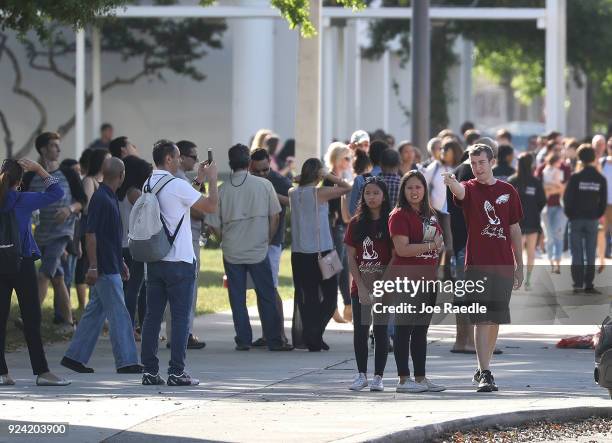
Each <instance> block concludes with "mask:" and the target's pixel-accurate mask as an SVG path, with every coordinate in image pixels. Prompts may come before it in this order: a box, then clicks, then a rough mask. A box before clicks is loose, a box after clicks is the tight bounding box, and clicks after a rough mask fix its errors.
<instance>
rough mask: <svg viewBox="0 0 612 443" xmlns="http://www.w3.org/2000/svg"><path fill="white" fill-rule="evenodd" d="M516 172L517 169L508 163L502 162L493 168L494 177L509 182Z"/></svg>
mask: <svg viewBox="0 0 612 443" xmlns="http://www.w3.org/2000/svg"><path fill="white" fill-rule="evenodd" d="M515 173H516V169H514V168H513V167H512V166H510V165H509V164H506V163H500V164H499V165H497V166H495V167H494V168H493V177H495V178H497V179H499V180H503V181H505V182H507V181H508V178H509V177H510V176H511V175H514V174H515Z"/></svg>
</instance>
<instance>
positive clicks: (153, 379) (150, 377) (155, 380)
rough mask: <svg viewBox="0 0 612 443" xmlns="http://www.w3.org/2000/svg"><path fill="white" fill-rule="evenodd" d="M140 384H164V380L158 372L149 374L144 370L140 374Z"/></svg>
mask: <svg viewBox="0 0 612 443" xmlns="http://www.w3.org/2000/svg"><path fill="white" fill-rule="evenodd" d="M142 384H143V385H165V384H166V382H165V381H164V379H163V378H161V377H160V376H159V374H149V373H148V372H145V373H144V374H142Z"/></svg>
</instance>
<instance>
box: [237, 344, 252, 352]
mask: <svg viewBox="0 0 612 443" xmlns="http://www.w3.org/2000/svg"><path fill="white" fill-rule="evenodd" d="M234 349H235V350H236V351H248V350H249V349H251V347H250V346H247V345H236V347H235V348H234Z"/></svg>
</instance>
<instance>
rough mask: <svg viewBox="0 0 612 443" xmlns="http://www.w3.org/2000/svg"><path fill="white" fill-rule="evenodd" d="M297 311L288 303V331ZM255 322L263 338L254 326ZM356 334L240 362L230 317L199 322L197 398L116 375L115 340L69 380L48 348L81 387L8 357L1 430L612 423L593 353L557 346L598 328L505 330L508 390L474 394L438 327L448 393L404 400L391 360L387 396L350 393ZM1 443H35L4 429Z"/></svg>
mask: <svg viewBox="0 0 612 443" xmlns="http://www.w3.org/2000/svg"><path fill="white" fill-rule="evenodd" d="M291 309H292V304H291V303H287V304H286V306H285V314H286V316H287V317H286V323H285V326H286V327H288V328H289V327H290V312H291ZM251 312H252V311H251ZM252 313H253V312H252ZM255 315H256V314H255ZM252 320H253V325H254V329H255V331H254V336H255V337H258V336H259V331H260V330H261V329H260V326H259V324H258V322H257V318H256V316H255V317H254V318H252ZM351 328H352V326H351V325H338V324H336V323H334V322H333V321H332V322H331V323H330V328H329V330H328V332H326V335H325V337H326V341H327V343H328V344H329V345H330V347H331V350H330V351H329V352H321V353H308V352H304V351H294V352H290V353H270V352H268V351H263V350H254V349H252V350H251V351H249V352H236V351H234V350H233V336H234V333H233V325H232V320H231V316H230V315H229V313H222V314H215V315H208V316H203V317H199V318H197V319H196V324H195V329H196V333H197V334H198V335H199V336H200V337H201V338H203V339H204V340H205V341H206V342H207V347H206V348H205V349H204V350H194V351H188V367H189V370H190V372H191V373H192V374H193V375H194V376H196V377H199V378H200V379H201V381H202V384H201V385H200V386H197V387H191V388H176V387H172V388H169V387H167V386H162V387H150V386H142V385H140V377H138V376H134V375H119V374H115V371H114V365H113V360H112V353H111V350H110V342H109V340H108V338H101V339H100V341H99V344H98V348H97V349H96V352H95V353H94V357H93V359H92V361H91V362H90V366H92V367H94V368H95V369H96V372H95V373H94V374H75V373H71V372H69V371H67V370H63V369H64V368H62V367H61V366H59V361H60V359H61V356H62V354H63V351H64V350H65V349H66V347H67V344H58V345H53V346H49V347H48V348H47V354H48V359H49V362H50V365H51V367H52V370H56V371H57V372H58V373H60V374H62V375H65V376H68V377H69V378H70V379H72V380H73V384H72V385H71V386H70V387H68V388H41V387H36V386H35V385H34V382H33V377H32V375H31V372H30V369H29V362H28V359H27V352H26V351H25V350H20V351H19V352H15V353H11V354H8V364H9V367H10V368H11V372H12V374H13V376H14V377H16V378H17V383H18V384H17V385H16V386H9V387H2V388H0V406H1V407H0V411H1V412H0V424H2V427H3V428H4V429H6V422H7V421H9V422H10V421H15V420H23V421H29V422H34V421H37V422H52V421H53V422H68V423H69V424H70V430H69V434H68V437H67V438H61V439H58V441H62V442H65V441H70V442H95V441H101V440H104V439H109V441H114V442H115V441H116V442H125V441H128V442H144V441H147V442H154V441H155V442H157V441H159V442H162V441H163V442H167V441H179V442H182V441H194V440H200V441H201V440H215V441H266V442H270V441H283V442H286V441H308V442H323V441H336V440H342V441H363V440H366V439H370V438H376V437H380V436H382V435H385V434H390V433H393V432H396V431H398V430H401V429H406V428H411V427H419V426H424V425H429V424H432V423H439V422H445V421H449V420H457V419H463V418H473V417H478V416H483V415H488V414H495V413H505V414H513V413H514V412H516V411H528V410H531V411H535V410H545V409H556V408H584V407H605V408H610V414H612V401H611V400H609V396H608V392H607V390H605V389H602V388H600V387H599V386H597V385H596V384H595V383H594V381H593V375H592V374H593V367H594V362H593V351H591V350H562V349H557V348H555V347H554V345H555V343H556V342H557V340H558V339H559V338H561V337H562V336H567V335H571V334H586V333H592V332H594V331H595V327H591V326H546V327H542V326H539V327H534V326H531V327H529V326H505V327H503V326H502V330H501V338H500V342H499V346H500V347H501V349H502V350H503V351H504V354H503V355H501V356H496V357H495V358H494V365H493V369H494V374H495V376H496V380H497V381H498V385H499V386H500V391H499V392H498V393H487V394H485V393H480V394H479V393H476V392H475V390H474V388H473V387H472V386H471V384H470V379H471V376H472V374H473V371H474V368H475V367H476V362H475V356H471V355H457V354H451V353H450V352H449V350H450V348H451V346H452V342H453V334H454V327H453V326H432V327H431V329H430V333H429V338H430V346H429V356H428V375H429V377H431V378H432V379H433V380H435V381H437V382H440V383H443V384H445V385H446V386H447V388H448V389H447V390H446V391H445V392H441V393H425V394H396V393H395V389H394V387H395V383H396V380H397V379H396V376H395V374H396V371H395V361H394V359H393V356H392V355H389V359H388V363H387V371H386V377H385V384H386V391H385V392H382V393H371V392H369V391H364V392H361V393H354V392H351V391H349V390H347V386H348V384H349V383H350V381H351V379H352V377H353V375H354V373H355V362H354V357H353V349H352V332H351ZM160 357H161V358H160V360H161V362H162V368H165V366H166V364H167V361H168V359H169V350H167V349H166V348H165V346H163V344H162V347H161V349H160ZM370 364H371V365H373V362H372V361H371V362H370ZM508 417H511V415H507V416H506V418H508ZM170 436H172V437H173V438H169V437H170ZM0 441H10V442H15V441H26V439H21V438H16V437H14V436H11V437H7V435H6V431H0Z"/></svg>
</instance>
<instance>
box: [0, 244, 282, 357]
mask: <svg viewBox="0 0 612 443" xmlns="http://www.w3.org/2000/svg"><path fill="white" fill-rule="evenodd" d="M201 259H202V260H201V266H200V277H199V281H198V304H197V309H196V310H197V313H198V315H201V314H208V313H213V312H219V311H225V310H229V309H230V304H229V299H228V296H227V289H225V288H223V274H224V273H225V272H224V271H223V260H222V258H221V250H220V249H203V250H202V254H201ZM278 290H279V293H280V295H281V297H282V298H283V299H291V298H293V279H292V277H291V251H290V250H284V251H283V255H282V258H281V264H280V275H279V288H278ZM71 295H72V297H71V298H72V306H73V307H74V306H78V302H77V298H76V292H75V290H74V289H73V290H72V294H71ZM247 303H248V305H249V306H251V305H254V304H255V291H252V290H250V291H248V295H247ZM18 316H19V306H18V304H17V296H16V295H13V298H12V299H11V313H10V317H9V322H8V327H7V337H6V349H7V350H8V351H10V350H14V349H16V348H18V347H20V346H24V345H25V340H24V338H23V334H22V332H21V331H20V330H19V329H17V328H16V327H15V326H14V324H13V321H14V320H15V318H17V317H18ZM76 316H77V318H78V317H80V316H81V312H77V313H76ZM42 317H43V318H42V336H43V341H44V342H45V343H50V342H57V341H62V340H66V339H69V336H68V337H67V336H62V335H61V334H59V333H58V331H57V328H56V326H55V325H54V324H53V323H52V320H53V290H52V289H50V290H49V293H48V294H47V298H46V299H45V302H44V304H43V309H42Z"/></svg>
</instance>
